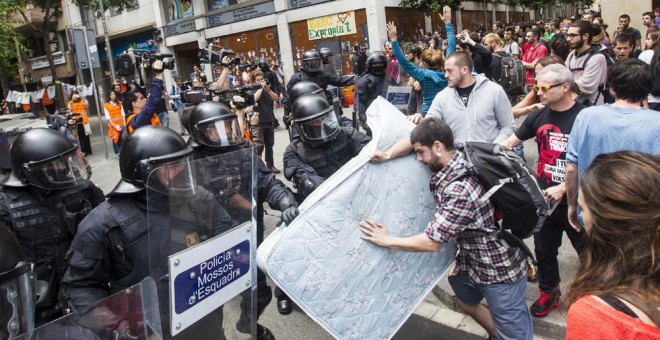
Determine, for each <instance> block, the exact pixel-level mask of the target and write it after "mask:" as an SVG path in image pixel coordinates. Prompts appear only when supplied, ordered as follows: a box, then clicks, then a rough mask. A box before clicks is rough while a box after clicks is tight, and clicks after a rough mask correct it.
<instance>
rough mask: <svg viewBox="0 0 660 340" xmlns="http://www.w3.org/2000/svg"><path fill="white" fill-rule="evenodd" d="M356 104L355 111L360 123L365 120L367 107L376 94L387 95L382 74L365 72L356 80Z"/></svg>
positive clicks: (376, 96)
mask: <svg viewBox="0 0 660 340" xmlns="http://www.w3.org/2000/svg"><path fill="white" fill-rule="evenodd" d="M356 87H357V91H356V92H357V104H356V111H357V113H358V118H359V119H360V121H361V122H362V123H366V122H367V108H368V107H369V105H371V103H372V102H373V101H374V100H376V98H378V96H383V97H385V96H386V95H387V93H386V91H387V87H386V86H385V76H384V75H374V74H371V73H366V74H364V75H362V76H360V77H359V78H358V79H357V80H356Z"/></svg>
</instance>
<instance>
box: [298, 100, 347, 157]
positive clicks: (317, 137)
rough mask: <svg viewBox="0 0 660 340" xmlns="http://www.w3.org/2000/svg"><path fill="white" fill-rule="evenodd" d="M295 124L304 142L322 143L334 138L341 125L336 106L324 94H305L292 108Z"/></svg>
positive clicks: (311, 143)
mask: <svg viewBox="0 0 660 340" xmlns="http://www.w3.org/2000/svg"><path fill="white" fill-rule="evenodd" d="M291 112H292V116H293V124H295V125H296V127H297V128H298V131H299V132H300V138H301V140H302V141H303V143H307V144H310V145H315V146H316V145H321V144H325V143H327V142H329V141H332V140H334V139H335V138H336V137H337V134H338V133H339V130H340V127H339V122H338V121H337V115H336V114H335V111H334V107H333V106H332V105H330V104H328V101H327V99H326V98H325V96H324V95H322V94H305V95H303V96H302V97H300V98H298V99H297V100H296V101H295V102H294V103H293V106H292V108H291Z"/></svg>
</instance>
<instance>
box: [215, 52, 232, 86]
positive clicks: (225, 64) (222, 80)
mask: <svg viewBox="0 0 660 340" xmlns="http://www.w3.org/2000/svg"><path fill="white" fill-rule="evenodd" d="M231 59H232V58H231V57H230V56H225V57H223V58H222V62H221V63H220V65H218V66H217V69H216V73H220V75H219V76H218V79H217V80H216V81H215V82H214V83H213V84H212V85H211V87H214V88H216V89H218V90H229V88H230V87H231V84H230V82H229V71H230V70H231V66H232V65H231ZM218 70H219V71H220V72H218Z"/></svg>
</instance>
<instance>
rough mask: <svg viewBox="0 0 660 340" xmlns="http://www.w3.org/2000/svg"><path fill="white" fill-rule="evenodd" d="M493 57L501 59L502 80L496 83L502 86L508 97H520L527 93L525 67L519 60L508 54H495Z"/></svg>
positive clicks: (496, 80)
mask: <svg viewBox="0 0 660 340" xmlns="http://www.w3.org/2000/svg"><path fill="white" fill-rule="evenodd" d="M493 57H496V58H499V59H500V79H495V82H496V83H498V84H500V86H502V88H503V89H504V92H506V94H507V95H509V96H511V97H513V96H520V95H523V94H524V93H525V67H524V66H523V64H522V62H521V61H520V59H518V58H514V57H513V56H512V55H510V54H508V53H506V52H502V51H500V52H495V53H493Z"/></svg>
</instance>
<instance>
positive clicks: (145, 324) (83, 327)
mask: <svg viewBox="0 0 660 340" xmlns="http://www.w3.org/2000/svg"><path fill="white" fill-rule="evenodd" d="M30 338H31V339H58V340H59V339H61V340H79V339H85V340H94V339H135V340H146V339H150V340H157V339H162V338H163V333H162V330H161V321H160V313H159V311H158V296H157V293H156V283H155V282H154V280H153V279H151V278H150V277H147V278H145V279H144V280H142V282H140V283H138V284H136V285H134V286H132V287H129V288H127V289H124V290H122V291H120V292H118V293H116V294H114V295H111V296H109V297H107V298H105V299H103V300H99V301H97V302H96V303H94V304H92V305H90V306H88V307H86V308H84V309H82V310H78V311H75V312H73V313H71V314H68V315H66V316H64V317H62V318H59V319H57V320H55V321H52V322H50V323H48V324H45V325H43V326H41V327H38V328H37V329H35V330H34V332H33V333H32V336H31V337H27V339H30Z"/></svg>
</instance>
